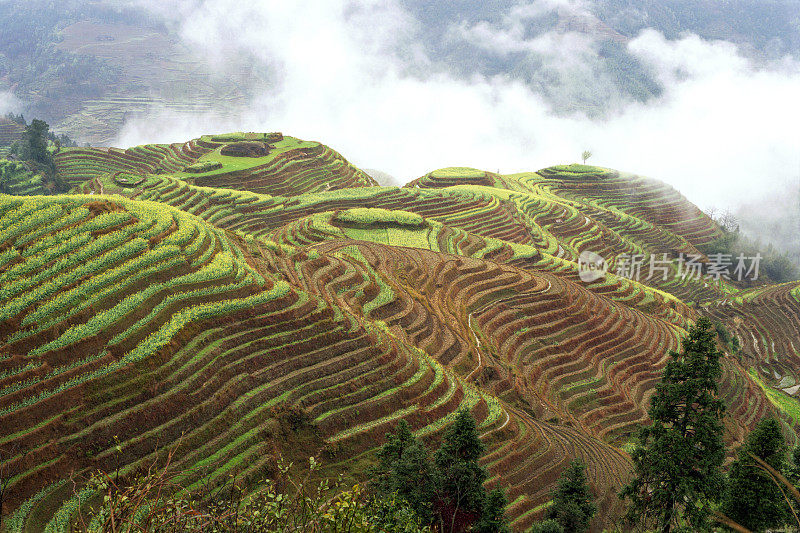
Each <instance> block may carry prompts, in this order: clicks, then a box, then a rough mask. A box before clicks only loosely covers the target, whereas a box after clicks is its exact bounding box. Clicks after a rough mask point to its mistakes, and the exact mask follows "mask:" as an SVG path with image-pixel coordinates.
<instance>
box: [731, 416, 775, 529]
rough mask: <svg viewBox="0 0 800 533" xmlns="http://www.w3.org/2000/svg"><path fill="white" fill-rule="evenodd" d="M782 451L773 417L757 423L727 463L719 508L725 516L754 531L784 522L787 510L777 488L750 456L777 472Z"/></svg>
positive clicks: (770, 477) (772, 527) (773, 526)
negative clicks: (728, 466) (726, 476)
mask: <svg viewBox="0 0 800 533" xmlns="http://www.w3.org/2000/svg"><path fill="white" fill-rule="evenodd" d="M786 451H787V447H786V442H785V441H784V438H783V434H782V433H781V426H780V423H778V421H777V420H775V419H774V418H770V419H766V420H762V421H761V422H759V423H758V425H757V426H756V428H755V429H754V430H753V431H752V432H751V433H750V434H749V435H748V436H747V439H746V440H745V442H744V444H743V445H742V447H741V448H740V449H739V453H738V456H737V458H736V460H735V461H734V462H733V464H732V465H731V469H730V474H729V476H728V484H727V487H726V490H725V497H724V500H723V503H722V509H721V510H722V512H723V513H724V514H725V515H726V516H727V517H728V518H731V519H732V520H734V521H735V522H737V523H739V524H741V525H743V526H744V527H746V528H748V529H750V530H752V531H756V532H759V531H765V530H767V529H774V528H777V527H780V526H782V525H783V524H784V523H786V520H787V519H788V518H789V509H788V507H787V505H786V500H785V499H784V497H783V493H782V490H781V487H780V486H779V485H778V484H777V483H775V481H774V480H773V478H772V476H770V475H769V474H768V473H767V472H765V471H764V470H763V469H761V468H759V467H758V465H757V464H756V462H755V461H754V460H753V457H752V455H755V456H756V457H759V458H761V459H763V460H764V462H766V463H767V464H768V465H769V466H771V467H772V468H774V469H775V470H777V471H779V472H781V471H784V470H785V469H786V466H787V462H786ZM751 454H752V455H751Z"/></svg>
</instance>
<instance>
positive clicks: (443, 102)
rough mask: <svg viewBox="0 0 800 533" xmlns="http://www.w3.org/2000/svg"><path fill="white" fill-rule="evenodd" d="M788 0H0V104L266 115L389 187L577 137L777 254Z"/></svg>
mask: <svg viewBox="0 0 800 533" xmlns="http://www.w3.org/2000/svg"><path fill="white" fill-rule="evenodd" d="M797 12H798V3H797V2H795V1H790V0H787V1H774V2H755V1H744V0H738V1H734V2H725V3H724V4H714V5H707V4H698V3H696V2H689V1H677V2H670V3H668V4H665V3H663V2H655V1H644V2H632V1H626V0H542V1H536V2H521V1H510V0H494V1H491V2H459V3H453V2H447V1H433V2H428V1H421V0H420V1H416V0H408V1H377V0H360V1H353V2H347V3H336V2H294V3H292V4H291V5H280V4H277V3H253V4H249V3H241V2H235V1H232V0H221V1H214V2H211V1H201V0H196V1H191V2H187V1H177V0H172V1H169V0H168V1H157V2H156V1H152V0H113V1H112V0H108V1H103V2H91V3H89V2H83V1H77V0H70V1H66V2H61V3H58V4H52V3H50V2H46V1H44V0H33V1H32V2H19V1H10V2H6V3H4V5H3V6H0V14H1V15H2V21H3V22H2V23H3V25H4V27H5V31H4V34H3V37H0V47H1V49H0V51H2V52H3V54H4V56H3V57H4V58H5V59H4V63H2V65H0V68H3V69H5V72H6V74H7V77H8V80H9V81H10V82H11V83H13V86H14V89H13V90H12V89H11V87H9V88H8V89H7V90H6V91H5V92H4V93H2V97H1V98H0V106H2V110H3V111H14V112H24V113H27V115H28V116H33V115H35V116H41V117H42V118H44V119H46V120H48V122H50V123H51V124H52V126H53V129H54V130H55V131H57V132H63V133H67V134H69V135H70V136H71V137H72V138H75V139H77V140H78V141H81V142H90V143H92V144H95V145H113V146H121V147H127V146H134V145H138V144H142V143H146V142H176V141H183V140H186V139H189V138H194V137H198V136H199V135H201V134H203V133H207V132H209V131H238V130H252V131H271V130H275V129H280V130H283V131H287V132H292V133H293V134H296V135H298V136H300V137H303V138H309V139H318V140H321V141H323V142H327V143H330V144H331V145H333V146H335V147H336V148H337V150H340V151H341V152H342V153H344V154H346V155H347V157H348V158H350V159H351V160H352V161H353V162H354V164H356V165H358V166H360V167H362V168H370V169H376V170H377V171H378V172H381V173H382V175H383V176H384V180H389V179H393V180H394V181H392V184H394V185H401V184H403V183H406V182H408V181H410V180H412V179H415V178H417V177H419V176H421V175H423V174H424V173H426V172H428V171H430V170H431V169H434V168H440V167H445V166H452V165H458V166H471V167H475V168H484V169H487V170H492V171H495V170H498V171H500V172H503V173H511V172H518V171H526V170H535V169H538V168H542V167H545V166H549V165H551V164H555V163H568V162H575V161H577V160H578V159H579V155H580V153H581V152H582V151H583V150H591V151H592V153H593V154H594V156H593V158H592V161H591V162H592V163H593V164H596V165H601V166H607V167H611V168H618V169H621V170H625V171H629V172H635V173H637V174H639V175H646V176H650V177H652V178H655V179H660V180H663V181H666V182H667V183H669V184H671V185H672V186H674V187H675V188H676V189H678V190H679V191H680V192H681V193H683V194H684V195H685V196H686V197H687V198H688V199H689V200H691V201H693V202H694V203H696V204H698V205H699V206H701V207H702V208H704V209H714V210H716V211H717V212H719V213H723V212H729V213H732V214H733V215H734V216H735V217H736V218H737V219H738V221H739V226H740V230H741V231H742V232H743V233H744V234H747V235H748V236H749V237H750V238H751V239H752V240H753V241H755V242H759V243H763V244H764V246H766V245H767V244H769V243H772V244H773V245H774V246H775V247H776V248H778V249H781V250H786V251H787V253H789V255H790V256H791V257H793V258H794V260H795V261H797V260H798V259H797V258H798V257H800V247H799V246H798V243H797V240H796V239H795V238H794V237H793V235H795V234H796V233H797V230H798V229H800V228H799V227H798V224H797V201H796V198H797V183H798V182H800V147H799V146H798V140H797V135H796V131H795V126H794V125H795V124H797V123H798V121H799V120H800V106H797V104H796V94H798V93H800V39H798V35H800V22H798V17H797V16H796V13H797ZM31 27H35V28H36V31H34V32H30V31H26V30H25V29H26V28H31ZM121 28H122V29H121ZM114 32H117V37H114ZM23 33H24V34H25V35H22V34H23ZM137 35H138V36H139V37H136V39H138V40H137V41H136V42H137V43H138V44H137V45H136V46H132V47H128V48H126V47H125V46H124V43H125V42H126V40H127V39H133V38H134V36H137ZM109 39H111V40H110V41H109ZM132 42H133V41H132ZM103 44H108V46H105V47H104V46H102V45H103ZM34 52H35V53H34ZM162 56H163V57H162ZM178 57H180V61H181V62H183V63H176V62H175V61H176V58H178ZM154 60H155V63H153V61H154ZM43 61H44V62H48V61H49V62H50V63H49V65H50V66H48V65H47V64H43V63H42V62H43ZM52 63H56V64H61V66H60V67H58V68H57V69H55V68H53V67H52ZM181 64H184V65H189V66H188V67H181V66H180V65H181ZM20 67H25V68H24V69H23V68H20ZM151 67H152V68H151ZM182 68H184V69H185V70H181V69H182ZM159 69H163V71H162V72H163V73H167V72H172V73H175V72H177V73H178V74H175V76H176V77H175V78H174V79H161V80H159V79H158V78H159V77H162V78H163V76H161V75H160V74H158V75H154V74H155V73H157V72H159ZM150 70H151V71H152V72H149V71H150ZM20 72H25V73H27V74H19V73H20ZM172 75H173V74H169V76H172ZM134 80H136V81H134ZM42 89H44V90H42ZM104 102H108V104H105V103H104ZM112 104H113V105H112ZM409 153H413V157H409ZM390 177H391V178H390ZM793 199H794V200H793Z"/></svg>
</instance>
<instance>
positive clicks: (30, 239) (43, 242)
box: [14, 207, 91, 256]
mask: <svg viewBox="0 0 800 533" xmlns="http://www.w3.org/2000/svg"><path fill="white" fill-rule="evenodd" d="M90 214H91V213H90V211H89V210H88V209H86V208H85V207H75V208H73V209H71V210H70V211H69V212H68V213H67V214H66V215H65V216H63V217H61V218H59V219H58V220H55V221H54V222H53V223H51V224H46V225H42V226H40V227H39V228H38V229H36V230H35V231H30V232H28V233H26V234H25V235H21V236H20V237H18V238H17V240H16V241H15V242H14V246H17V247H22V246H26V245H27V244H29V243H34V244H31V245H30V246H27V247H26V248H25V251H24V252H23V254H22V255H23V256H27V255H32V254H35V253H37V252H38V251H41V250H42V249H43V248H46V247H49V246H52V244H51V241H52V240H55V241H61V240H63V238H61V237H58V238H56V234H57V233H59V232H60V231H61V230H63V229H64V228H66V227H68V226H72V225H74V224H77V223H79V222H80V221H82V220H86V219H87V218H89V215H90ZM48 234H53V235H48ZM45 235H47V237H45Z"/></svg>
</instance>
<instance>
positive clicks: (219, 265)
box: [12, 239, 233, 357]
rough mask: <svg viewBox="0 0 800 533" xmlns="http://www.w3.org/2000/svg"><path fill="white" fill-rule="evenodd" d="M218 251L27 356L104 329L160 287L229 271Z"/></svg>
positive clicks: (230, 265) (229, 261)
mask: <svg viewBox="0 0 800 533" xmlns="http://www.w3.org/2000/svg"><path fill="white" fill-rule="evenodd" d="M131 242H142V248H141V249H142V250H143V249H144V248H145V247H146V244H145V243H144V242H143V240H138V239H137V240H134V241H131ZM121 250H122V248H118V249H115V250H112V252H109V253H110V254H115V255H116V254H117V253H118V252H120V251H121ZM217 255H218V256H221V255H222V256H223V257H221V258H220V259H219V260H218V261H217V262H216V263H213V264H211V265H210V266H209V268H207V269H203V270H202V271H198V272H193V273H191V274H186V275H184V276H180V277H177V278H173V279H171V280H169V281H167V282H164V283H157V284H152V285H150V286H148V287H147V288H146V289H145V290H143V291H139V292H137V293H135V294H132V295H130V296H128V297H127V298H125V299H124V300H123V301H121V302H120V303H118V304H117V305H115V306H114V307H112V308H111V309H108V310H106V311H103V312H101V313H98V314H96V315H95V316H93V317H92V318H90V319H89V320H88V321H87V322H85V323H83V324H76V325H74V326H72V327H71V328H69V329H68V330H67V331H65V332H64V333H63V334H62V335H61V336H60V337H58V338H57V339H55V340H53V341H51V342H48V343H47V344H44V345H42V346H40V347H39V348H36V349H35V350H33V351H31V352H30V353H29V354H28V355H29V357H33V356H36V355H40V354H42V353H44V352H47V351H50V350H56V349H59V348H64V347H66V346H70V345H72V344H75V343H76V342H79V341H80V340H82V339H85V338H87V337H89V336H91V335H96V334H98V333H100V332H101V331H104V330H105V329H107V328H109V327H111V326H113V324H115V323H116V322H118V321H119V320H121V319H122V318H123V317H125V316H127V315H128V314H130V313H131V312H133V311H134V310H136V309H137V308H138V307H139V306H140V305H141V304H142V303H144V302H145V301H147V299H148V298H150V297H151V296H153V295H155V294H156V293H158V292H159V291H162V290H164V289H166V288H167V287H174V286H180V285H183V284H191V283H197V282H201V281H205V280H211V279H217V278H218V277H222V276H225V275H228V274H229V273H230V272H231V270H232V269H233V260H232V258H230V257H224V255H225V254H217ZM38 288H39V287H37V289H38ZM12 316H13V315H12Z"/></svg>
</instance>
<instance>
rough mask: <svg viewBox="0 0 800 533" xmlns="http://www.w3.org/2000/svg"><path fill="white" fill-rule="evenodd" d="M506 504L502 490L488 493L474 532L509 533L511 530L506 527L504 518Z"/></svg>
mask: <svg viewBox="0 0 800 533" xmlns="http://www.w3.org/2000/svg"><path fill="white" fill-rule="evenodd" d="M507 503H508V501H507V500H506V495H505V493H504V492H503V491H502V489H493V490H492V491H491V492H489V495H488V496H486V502H485V503H484V505H483V511H482V512H481V519H480V520H479V521H478V523H477V524H476V526H475V530H476V531H477V532H478V533H509V532H510V531H511V530H510V529H509V528H508V526H507V525H506V518H505V511H506V504H507Z"/></svg>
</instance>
